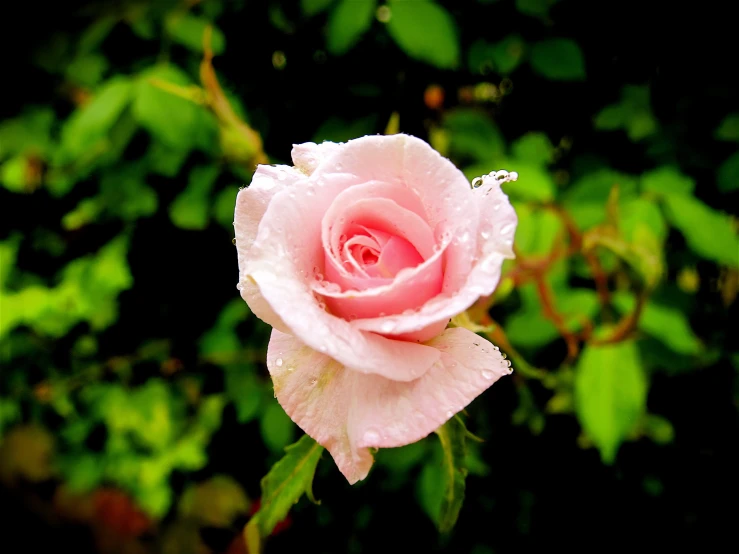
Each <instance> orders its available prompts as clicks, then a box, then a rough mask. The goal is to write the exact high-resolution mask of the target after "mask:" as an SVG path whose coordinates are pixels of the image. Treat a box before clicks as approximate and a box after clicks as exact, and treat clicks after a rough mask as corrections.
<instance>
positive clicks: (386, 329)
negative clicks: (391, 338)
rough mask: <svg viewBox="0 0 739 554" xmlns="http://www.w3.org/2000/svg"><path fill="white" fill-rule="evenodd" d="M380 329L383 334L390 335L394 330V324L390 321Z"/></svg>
mask: <svg viewBox="0 0 739 554" xmlns="http://www.w3.org/2000/svg"><path fill="white" fill-rule="evenodd" d="M380 329H381V330H382V332H383V333H390V332H392V330H393V329H395V323H393V322H392V321H386V322H385V323H383V324H382V326H381V327H380Z"/></svg>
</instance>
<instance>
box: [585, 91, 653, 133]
mask: <svg viewBox="0 0 739 554" xmlns="http://www.w3.org/2000/svg"><path fill="white" fill-rule="evenodd" d="M594 124H595V128H596V129H602V130H606V131H614V130H617V129H625V130H626V132H627V134H628V136H629V139H631V140H632V141H640V140H642V139H644V138H646V137H648V136H650V135H652V134H654V132H655V131H656V130H657V127H658V124H657V120H656V119H655V118H654V116H653V115H652V108H651V104H650V100H649V88H648V87H647V86H646V85H644V86H636V85H625V86H624V88H623V89H622V90H621V100H620V102H618V103H616V104H611V105H610V106H607V107H605V108H603V109H602V110H601V111H600V112H599V113H598V115H596V116H595V121H594Z"/></svg>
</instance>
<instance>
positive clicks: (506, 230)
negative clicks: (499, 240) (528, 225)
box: [500, 223, 513, 235]
mask: <svg viewBox="0 0 739 554" xmlns="http://www.w3.org/2000/svg"><path fill="white" fill-rule="evenodd" d="M511 231H513V224H511V223H508V224H507V225H503V227H501V228H500V234H501V235H507V234H508V233H510V232H511Z"/></svg>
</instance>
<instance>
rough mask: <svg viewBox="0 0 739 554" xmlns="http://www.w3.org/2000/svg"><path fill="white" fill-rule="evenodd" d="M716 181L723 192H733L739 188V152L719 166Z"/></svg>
mask: <svg viewBox="0 0 739 554" xmlns="http://www.w3.org/2000/svg"><path fill="white" fill-rule="evenodd" d="M716 181H717V183H718V189H719V190H720V191H721V192H731V191H733V190H736V189H738V188H739V152H735V153H734V154H732V155H731V156H729V158H728V159H727V160H726V161H725V162H724V163H722V164H721V165H720V166H719V168H718V173H717V175H716Z"/></svg>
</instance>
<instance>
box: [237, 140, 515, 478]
mask: <svg viewBox="0 0 739 554" xmlns="http://www.w3.org/2000/svg"><path fill="white" fill-rule="evenodd" d="M292 158H293V162H294V163H295V167H289V166H266V165H260V166H259V167H258V168H257V171H256V173H255V174H254V179H253V180H252V183H251V186H249V187H248V188H246V189H244V190H242V191H241V192H240V193H239V196H238V198H237V201H236V214H235V222H234V225H235V228H236V246H237V250H238V257H239V285H238V287H239V289H240V290H241V296H242V297H243V298H244V300H246V302H247V303H248V304H249V307H250V308H251V310H252V311H253V312H254V313H255V314H256V315H257V316H258V317H259V318H260V319H262V320H264V321H265V322H267V323H269V324H270V325H271V326H272V327H274V329H273V330H272V337H271V339H270V343H269V348H268V352H267V367H268V368H269V372H270V374H271V376H272V380H273V383H274V390H275V394H276V396H277V399H278V401H279V402H280V404H281V405H282V407H283V408H284V409H285V411H286V412H287V413H288V414H289V415H290V417H291V418H292V419H293V421H295V423H297V424H298V425H299V426H300V427H301V428H302V429H303V430H304V431H305V432H306V433H308V434H309V435H310V436H311V437H313V438H314V439H315V440H316V441H317V442H318V443H320V444H322V445H323V446H325V447H326V448H327V449H328V451H329V452H330V453H331V455H332V456H333V458H334V460H335V461H336V465H337V466H338V467H339V469H340V470H341V472H342V473H343V474H344V476H346V478H347V479H348V480H349V482H350V483H355V482H356V481H358V480H360V479H364V478H365V477H366V476H367V473H368V472H369V469H370V467H371V465H372V461H373V459H372V455H371V454H370V451H369V448H370V447H375V448H384V447H395V446H403V445H406V444H410V443H413V442H415V441H418V440H420V439H421V438H423V437H425V436H426V435H428V434H429V433H431V432H432V431H434V430H435V429H437V428H438V427H439V426H440V425H442V424H443V423H444V422H445V421H447V420H448V419H449V418H451V417H452V416H453V415H454V414H455V413H457V412H459V411H460V410H461V409H463V408H464V407H465V406H467V405H468V404H469V403H470V402H471V401H472V400H473V399H474V398H475V397H477V396H478V395H479V394H480V393H482V392H483V391H484V390H485V389H487V388H488V387H489V386H490V385H492V384H493V383H494V382H495V381H496V380H498V378H499V377H501V376H502V375H507V374H509V373H510V364H509V363H508V362H507V361H506V360H505V359H504V358H503V356H502V355H501V354H500V352H499V351H498V348H497V347H495V346H493V345H492V344H491V343H490V342H488V341H487V340H485V339H483V338H481V337H479V336H478V335H476V334H475V333H473V332H471V331H469V330H467V329H464V328H461V327H456V328H450V329H447V328H446V326H447V324H448V323H449V320H450V318H451V317H453V316H455V315H457V314H459V313H461V312H463V311H464V310H466V309H467V308H468V307H469V306H471V305H472V304H473V303H474V302H475V301H476V300H477V299H478V298H479V297H480V296H486V295H489V294H491V293H492V292H493V290H494V289H495V287H496V285H497V283H498V280H499V278H500V270H501V265H502V263H503V261H504V260H505V259H506V258H512V257H513V251H512V244H513V233H514V231H515V228H516V223H517V219H516V214H515V212H514V211H513V208H512V207H511V205H510V203H509V202H508V197H507V196H506V195H505V194H504V193H503V192H502V190H501V188H500V182H501V181H500V180H499V179H496V178H495V177H486V178H485V179H484V180H483V181H482V186H480V187H479V188H475V189H473V188H471V187H470V184H469V182H468V181H467V179H466V178H465V177H464V175H463V174H462V173H461V172H460V171H459V170H458V169H457V168H456V167H455V166H454V165H453V164H452V163H451V162H450V161H449V160H447V159H445V158H443V157H441V156H440V155H439V154H438V153H437V152H436V151H435V150H433V149H432V148H431V147H430V146H429V145H428V144H426V143H425V142H423V141H422V140H420V139H417V138H414V137H410V136H407V135H392V136H368V137H363V138H359V139H356V140H352V141H349V142H347V143H346V144H334V143H328V142H325V143H323V144H320V145H316V144H313V143H306V144H301V145H297V146H295V147H294V148H293V151H292Z"/></svg>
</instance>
